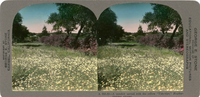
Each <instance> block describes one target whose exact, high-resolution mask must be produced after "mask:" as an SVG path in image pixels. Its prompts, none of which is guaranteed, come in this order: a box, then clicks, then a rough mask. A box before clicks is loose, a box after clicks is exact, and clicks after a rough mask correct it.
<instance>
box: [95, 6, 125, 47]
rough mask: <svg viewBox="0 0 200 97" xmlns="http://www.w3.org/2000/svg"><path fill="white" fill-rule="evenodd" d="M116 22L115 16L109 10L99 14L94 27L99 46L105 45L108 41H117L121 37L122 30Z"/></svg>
mask: <svg viewBox="0 0 200 97" xmlns="http://www.w3.org/2000/svg"><path fill="white" fill-rule="evenodd" d="M116 22H117V16H116V14H115V13H114V12H113V11H112V10H111V9H110V8H107V9H105V10H104V11H103V12H102V13H101V15H100V17H99V19H98V21H97V27H96V30H97V42H98V45H99V46H100V45H105V44H107V42H108V41H107V40H108V39H111V40H119V38H120V37H122V35H123V33H124V30H123V29H122V27H121V26H119V25H117V24H116Z"/></svg>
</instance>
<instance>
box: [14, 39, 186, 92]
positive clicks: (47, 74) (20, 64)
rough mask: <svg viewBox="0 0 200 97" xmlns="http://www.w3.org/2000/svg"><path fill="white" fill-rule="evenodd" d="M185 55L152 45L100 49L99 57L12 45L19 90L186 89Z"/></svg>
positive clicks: (34, 44) (30, 45)
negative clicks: (184, 86)
mask: <svg viewBox="0 0 200 97" xmlns="http://www.w3.org/2000/svg"><path fill="white" fill-rule="evenodd" d="M183 62H184V61H183V56H181V55H178V54H176V53H174V52H172V51H170V50H168V49H157V48H154V47H149V46H143V45H140V46H134V47H128V48H126V47H125V48H121V47H114V46H102V47H98V56H97V57H96V56H86V55H85V54H84V53H81V52H78V51H70V50H66V49H63V48H59V47H52V46H45V45H43V44H40V43H27V44H26V43H21V44H19V43H18V44H17V46H13V47H12V70H13V73H12V74H13V77H12V79H13V81H12V82H13V90H14V91H98V90H99V91H114V90H115V91H183V79H184V78H183V76H184V75H183V73H184V72H183V68H184V64H183Z"/></svg>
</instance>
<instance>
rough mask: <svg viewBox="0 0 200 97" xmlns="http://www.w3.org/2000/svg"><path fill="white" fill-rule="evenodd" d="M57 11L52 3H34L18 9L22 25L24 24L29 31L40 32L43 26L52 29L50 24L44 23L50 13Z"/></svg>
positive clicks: (48, 29)
mask: <svg viewBox="0 0 200 97" xmlns="http://www.w3.org/2000/svg"><path fill="white" fill-rule="evenodd" d="M54 12H56V13H58V10H57V6H56V5H55V4H53V3H44V4H34V5H30V6H27V7H24V8H23V9H21V10H20V11H19V13H20V14H21V16H22V18H23V19H22V25H25V26H26V27H27V28H28V29H29V31H30V32H34V33H40V32H42V28H43V27H44V26H46V27H47V31H51V30H52V26H53V25H51V24H47V23H45V22H46V21H47V20H48V17H49V16H50V14H51V13H54Z"/></svg>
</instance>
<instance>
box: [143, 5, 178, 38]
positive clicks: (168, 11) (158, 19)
mask: <svg viewBox="0 0 200 97" xmlns="http://www.w3.org/2000/svg"><path fill="white" fill-rule="evenodd" d="M152 6H153V10H154V12H153V13H152V12H147V13H146V14H145V16H144V17H143V20H142V21H141V22H142V23H149V25H148V29H151V30H152V29H155V28H160V31H161V32H162V34H163V35H162V37H161V38H160V39H162V38H163V37H164V35H165V33H167V31H168V30H170V29H173V28H174V26H175V28H174V30H173V34H172V35H171V37H170V41H172V40H173V37H174V35H175V32H176V30H177V29H178V28H179V27H180V26H181V24H182V22H181V17H180V15H179V14H178V12H177V11H176V10H174V9H172V8H170V7H168V6H164V5H160V4H152Z"/></svg>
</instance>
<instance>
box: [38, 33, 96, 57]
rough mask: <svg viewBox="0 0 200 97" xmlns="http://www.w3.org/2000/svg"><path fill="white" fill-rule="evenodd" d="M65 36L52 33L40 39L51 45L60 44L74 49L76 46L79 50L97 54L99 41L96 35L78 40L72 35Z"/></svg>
mask: <svg viewBox="0 0 200 97" xmlns="http://www.w3.org/2000/svg"><path fill="white" fill-rule="evenodd" d="M65 38H66V35H51V36H43V37H41V38H40V39H39V41H40V42H42V43H44V44H47V45H51V46H60V47H64V48H67V49H74V47H76V48H77V49H78V50H79V51H84V52H86V53H89V54H92V55H96V54H97V41H96V39H95V38H94V37H91V36H88V37H86V38H84V39H83V40H77V41H75V38H74V37H71V36H69V37H68V38H67V39H66V40H65Z"/></svg>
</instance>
